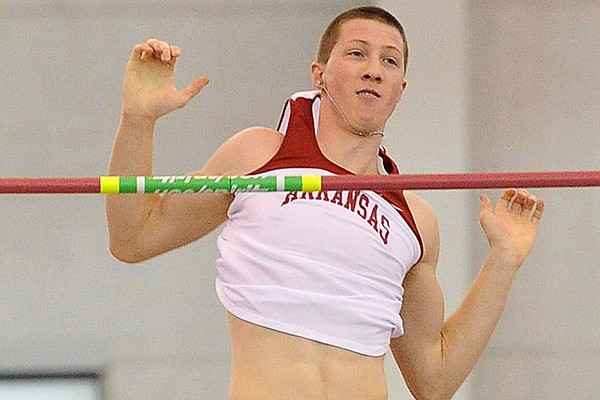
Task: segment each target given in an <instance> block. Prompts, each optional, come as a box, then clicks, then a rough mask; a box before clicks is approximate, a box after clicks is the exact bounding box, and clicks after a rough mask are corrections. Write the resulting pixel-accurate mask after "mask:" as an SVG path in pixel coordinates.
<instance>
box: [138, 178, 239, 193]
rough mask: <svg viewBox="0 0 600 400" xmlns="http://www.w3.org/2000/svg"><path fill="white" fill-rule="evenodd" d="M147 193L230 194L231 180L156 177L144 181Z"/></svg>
mask: <svg viewBox="0 0 600 400" xmlns="http://www.w3.org/2000/svg"><path fill="white" fill-rule="evenodd" d="M144 185H145V188H144V192H145V193H163V194H165V193H200V192H208V193H214V192H229V191H230V186H231V185H230V179H229V178H228V177H226V176H213V177H211V176H156V177H146V178H145V180H144Z"/></svg>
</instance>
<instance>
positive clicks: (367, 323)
mask: <svg viewBox="0 0 600 400" xmlns="http://www.w3.org/2000/svg"><path fill="white" fill-rule="evenodd" d="M319 104H320V98H319V96H318V92H301V93H297V94H296V95H294V96H293V97H292V98H291V99H290V100H289V101H288V102H287V103H286V106H285V108H284V112H283V114H282V119H281V121H280V123H279V130H280V132H281V133H282V134H284V135H285V137H284V140H283V143H282V145H281V148H280V149H279V151H278V152H277V154H276V155H275V156H274V157H273V158H272V159H271V160H270V161H269V162H267V164H265V165H264V166H263V167H261V168H260V169H258V170H257V171H254V172H253V174H254V175H336V174H337V175H339V174H350V172H349V171H347V170H345V169H344V168H342V167H340V166H338V165H336V164H334V163H332V162H331V161H329V160H328V159H327V158H326V157H325V156H324V155H323V154H322V153H321V151H320V150H319V147H318V144H317V141H316V137H315V135H316V126H317V125H318V115H319V114H318V111H319ZM380 156H381V158H382V161H383V165H384V166H385V168H386V170H387V172H388V173H398V170H397V167H396V165H395V164H394V162H393V161H392V160H391V159H390V158H389V157H388V156H387V155H386V154H385V151H383V149H382V150H381V151H380ZM228 216H229V220H228V221H227V224H226V226H225V227H224V228H223V231H222V233H221V235H220V236H219V239H218V242H217V244H218V248H219V251H220V254H221V256H220V258H219V259H218V260H217V271H218V276H217V280H216V290H217V294H218V296H219V299H220V300H221V302H222V304H223V305H224V307H225V308H226V309H227V310H228V311H229V312H231V313H232V314H233V315H235V316H237V317H238V318H241V319H243V320H245V321H248V322H250V323H253V324H257V325H260V326H264V327H267V328H270V329H274V330H277V331H281V332H285V333H288V334H291V335H295V336H300V337H303V338H307V339H310V340H314V341H318V342H322V343H326V344H329V345H332V346H337V347H341V348H344V349H347V350H350V351H353V352H357V353H360V354H364V355H369V356H380V355H382V354H384V353H385V352H386V351H387V348H388V346H389V343H390V338H392V337H398V336H400V335H401V334H402V333H403V328H402V320H401V318H400V308H401V306H402V295H403V288H402V282H403V280H404V277H405V276H406V274H407V272H408V271H409V270H410V268H411V267H412V266H413V265H414V264H416V263H417V262H418V261H419V259H420V257H421V254H422V243H421V238H420V236H419V234H418V232H417V229H416V225H415V222H414V219H413V217H412V214H411V212H410V210H409V208H408V205H407V204H406V200H405V199H404V195H403V193H402V192H386V193H375V192H373V191H356V190H354V191H329V192H318V193H299V192H287V193H285V192H277V193H238V194H236V195H235V199H234V201H233V202H232V204H231V206H230V208H229V211H228Z"/></svg>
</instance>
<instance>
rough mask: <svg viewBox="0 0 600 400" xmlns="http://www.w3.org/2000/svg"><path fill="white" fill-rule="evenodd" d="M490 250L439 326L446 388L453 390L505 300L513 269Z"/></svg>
mask: <svg viewBox="0 0 600 400" xmlns="http://www.w3.org/2000/svg"><path fill="white" fill-rule="evenodd" d="M500 260H501V258H500V257H496V256H495V254H494V252H493V251H490V253H489V254H488V257H487V258H486V260H485V262H484V264H483V266H482V267H481V269H480V271H479V273H478V275H477V277H476V278H475V281H474V282H473V284H472V286H471V288H470V290H469V291H468V293H467V295H466V296H465V298H464V299H463V301H462V303H461V304H460V306H459V307H458V309H457V310H456V311H455V312H454V313H453V314H452V316H450V317H449V318H448V319H447V320H446V322H445V323H444V327H443V329H442V333H441V336H442V340H441V345H442V358H443V365H444V374H442V376H445V377H446V378H447V384H448V387H449V388H451V390H453V391H456V390H458V388H459V387H460V385H461V384H462V383H463V382H464V380H465V379H466V378H467V376H468V375H469V373H470V371H471V370H472V369H473V367H474V366H475V364H476V362H477V360H478V359H479V357H480V356H481V354H482V352H483V350H484V349H485V346H486V345H487V343H488V342H489V340H490V337H491V336H492V333H493V331H494V329H495V328H496V326H497V324H498V320H499V319H500V316H501V315H502V312H503V310H504V306H505V305H506V301H507V299H508V295H509V292H510V288H511V286H512V282H513V279H514V275H515V273H516V269H514V268H508V267H507V266H504V265H501V261H500Z"/></svg>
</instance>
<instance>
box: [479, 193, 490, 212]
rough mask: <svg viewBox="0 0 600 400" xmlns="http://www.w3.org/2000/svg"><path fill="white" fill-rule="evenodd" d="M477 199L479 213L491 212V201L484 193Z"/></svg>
mask: <svg viewBox="0 0 600 400" xmlns="http://www.w3.org/2000/svg"><path fill="white" fill-rule="evenodd" d="M479 200H480V202H481V205H480V212H481V214H485V213H491V212H492V201H491V200H490V198H489V197H487V196H486V195H483V194H482V195H481V196H479Z"/></svg>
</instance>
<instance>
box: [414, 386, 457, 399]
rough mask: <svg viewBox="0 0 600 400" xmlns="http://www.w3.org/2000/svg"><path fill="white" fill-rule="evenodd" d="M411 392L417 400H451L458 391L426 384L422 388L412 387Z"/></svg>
mask: <svg viewBox="0 0 600 400" xmlns="http://www.w3.org/2000/svg"><path fill="white" fill-rule="evenodd" d="M409 389H410V392H411V394H412V395H413V397H414V398H415V399H416V400H451V399H452V396H454V395H455V394H456V391H457V390H458V389H456V390H452V389H450V388H448V387H445V386H444V385H443V384H440V385H436V384H433V385H432V384H424V385H421V386H420V387H410V386H409Z"/></svg>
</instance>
